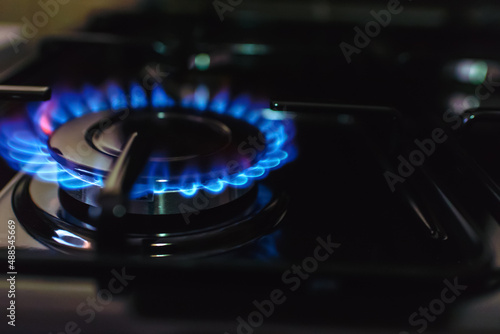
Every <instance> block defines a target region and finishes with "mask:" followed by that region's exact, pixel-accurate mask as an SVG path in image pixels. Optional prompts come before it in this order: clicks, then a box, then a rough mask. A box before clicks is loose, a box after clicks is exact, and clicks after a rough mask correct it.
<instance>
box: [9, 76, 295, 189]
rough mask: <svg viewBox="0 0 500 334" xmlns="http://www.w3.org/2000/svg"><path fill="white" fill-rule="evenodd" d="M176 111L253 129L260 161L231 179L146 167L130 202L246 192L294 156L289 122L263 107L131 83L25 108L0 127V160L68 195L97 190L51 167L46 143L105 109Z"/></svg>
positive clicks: (57, 96) (245, 98)
mask: <svg viewBox="0 0 500 334" xmlns="http://www.w3.org/2000/svg"><path fill="white" fill-rule="evenodd" d="M176 105H180V107H183V108H192V109H195V110H198V111H199V112H204V111H212V112H215V113H219V114H226V115H228V116H231V117H235V118H240V119H243V120H245V121H247V122H249V123H251V124H253V125H254V126H256V127H257V128H258V129H259V130H260V131H261V132H262V134H263V135H264V137H265V142H266V145H265V146H264V145H261V146H262V147H260V146H258V145H257V144H256V143H253V144H255V145H254V146H253V147H254V148H256V149H257V150H259V151H261V153H262V154H261V158H260V160H259V161H257V162H256V163H254V164H253V165H252V166H250V167H247V168H245V169H242V170H238V171H236V172H233V173H231V172H229V171H230V170H231V168H229V167H230V166H229V165H228V166H226V167H227V168H225V169H223V172H220V171H219V172H218V173H215V172H214V173H210V174H209V175H208V176H207V175H203V176H202V175H200V173H198V171H197V170H196V169H195V168H189V169H187V170H185V171H184V172H183V174H182V175H181V176H180V177H178V178H176V179H172V178H171V177H170V175H169V168H168V164H167V163H166V162H154V161H152V162H150V163H149V164H148V165H147V166H146V169H145V171H144V173H143V174H142V176H141V177H140V178H139V179H138V181H137V182H136V184H135V186H134V187H133V189H132V192H131V197H133V198H138V197H142V196H147V195H149V194H151V193H165V192H169V191H176V192H180V193H181V194H183V195H184V196H186V197H191V196H194V195H195V194H196V193H197V192H198V190H200V189H203V190H205V191H207V192H210V193H214V194H216V193H220V192H222V191H224V190H225V189H226V188H227V187H236V188H238V187H248V186H250V185H251V184H252V183H253V182H254V180H258V179H261V178H264V177H266V176H267V174H268V172H269V171H270V170H273V169H275V168H278V167H279V166H281V165H283V164H284V163H286V162H288V161H290V160H292V159H293V158H294V157H295V155H296V152H295V149H294V146H293V144H292V140H291V139H292V137H293V135H294V127H293V123H292V121H291V120H290V119H287V118H286V117H279V118H269V117H266V110H268V109H266V107H267V103H266V101H254V100H252V98H251V96H250V95H248V94H242V95H239V96H237V97H236V98H234V99H231V95H230V93H229V90H228V89H227V88H224V89H222V90H220V91H219V92H216V93H215V94H213V96H212V97H211V92H210V90H209V89H208V88H207V87H206V86H205V85H199V86H198V87H196V88H195V89H194V90H189V91H187V93H185V94H183V97H182V99H181V100H180V102H179V103H177V102H176V100H175V99H173V98H172V97H171V96H169V95H168V94H167V93H166V92H165V90H164V89H163V88H162V87H161V86H159V85H157V86H155V87H154V88H153V89H152V91H151V95H150V96H148V94H147V92H146V90H145V89H144V88H143V87H141V86H140V85H139V84H137V83H132V84H131V85H130V88H129V93H128V95H127V93H126V91H125V90H124V89H123V88H122V87H121V86H120V85H119V84H117V83H115V82H108V83H107V84H106V85H105V86H104V87H103V88H102V89H101V88H97V87H94V86H91V85H85V86H84V87H83V89H82V90H81V91H80V92H77V91H72V90H55V91H54V94H53V99H52V100H50V101H46V102H43V103H33V104H30V105H28V116H29V117H28V118H14V119H9V120H5V121H3V122H0V149H1V152H0V154H1V155H2V156H3V158H4V159H5V160H6V161H7V162H8V163H9V165H10V166H11V167H12V168H14V169H17V170H22V171H24V172H26V173H29V174H33V175H34V176H35V177H37V178H39V179H41V180H44V181H46V182H58V183H59V184H61V186H63V187H65V188H70V189H78V188H84V187H88V186H90V185H97V186H101V187H102V186H103V184H104V180H103V177H101V176H95V179H94V180H93V181H89V179H88V177H85V178H82V177H81V176H80V175H79V174H78V173H76V172H74V171H71V170H67V169H65V168H64V167H62V166H61V165H60V164H59V163H57V162H56V161H55V160H54V159H53V158H52V157H51V155H50V153H49V151H48V147H47V141H48V138H49V137H50V135H51V134H52V133H53V132H54V131H55V130H56V129H57V128H58V127H59V126H61V125H62V124H64V123H66V122H67V121H69V120H71V119H73V118H76V117H80V116H82V115H85V114H88V113H93V112H98V111H102V110H109V109H112V110H122V109H125V108H131V109H143V108H146V107H148V106H151V107H152V108H155V109H160V108H163V109H165V111H168V108H171V107H174V106H176ZM164 114H165V113H164V111H161V112H158V117H159V118H160V115H164ZM249 144H252V143H249ZM242 161H246V160H244V159H243V160H242ZM219 170H220V168H219Z"/></svg>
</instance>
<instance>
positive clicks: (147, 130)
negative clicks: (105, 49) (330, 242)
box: [0, 83, 294, 257]
mask: <svg viewBox="0 0 500 334" xmlns="http://www.w3.org/2000/svg"><path fill="white" fill-rule="evenodd" d="M150 93H151V94H150V95H148V94H147V93H146V91H144V90H143V89H142V88H141V87H140V86H139V85H137V84H132V85H131V87H130V94H129V95H126V94H125V91H124V90H122V89H121V88H120V87H119V86H118V85H116V84H114V83H111V84H107V85H106V86H105V87H104V88H103V89H102V90H99V89H97V88H94V87H91V86H86V87H84V89H83V90H82V91H81V92H80V93H78V92H73V91H64V92H58V91H55V92H54V98H53V99H52V100H50V101H47V102H44V103H41V104H38V105H32V106H31V107H30V119H29V120H27V119H16V120H8V121H7V122H9V123H8V124H6V125H8V126H3V127H2V128H1V129H2V130H0V132H1V137H0V143H1V145H2V146H3V147H4V148H6V150H4V151H3V152H2V154H3V155H4V157H6V159H7V161H9V162H10V164H11V166H13V167H16V168H17V169H20V170H22V171H24V172H26V173H27V174H31V175H32V176H31V177H30V176H26V177H25V178H23V179H22V180H21V181H20V182H19V183H18V184H17V185H16V189H15V193H14V198H13V204H14V205H13V206H14V210H15V213H16V215H17V216H18V218H19V219H20V221H21V222H22V223H23V224H24V225H25V227H26V229H27V230H28V231H29V232H30V233H31V234H32V235H33V236H34V237H36V238H37V239H38V240H40V241H41V242H43V243H44V244H46V245H48V246H50V247H53V248H56V249H58V250H59V251H62V252H74V251H77V252H81V251H85V252H92V251H95V250H96V249H99V247H97V246H96V245H97V244H100V245H101V246H100V247H102V235H103V233H104V234H105V236H106V237H107V238H108V239H107V240H113V239H123V243H124V244H126V247H127V249H128V250H129V251H130V254H131V255H133V254H135V255H137V254H142V255H144V254H146V255H148V256H153V257H164V256H170V255H177V256H184V255H188V256H190V255H200V254H202V255H207V254H213V253H217V252H222V251H226V250H229V249H233V248H235V247H239V246H241V245H244V244H247V243H248V242H250V241H252V240H255V239H256V238H258V237H261V236H263V235H265V234H268V233H270V232H271V231H272V230H273V228H274V227H275V226H276V225H277V224H278V223H279V222H280V221H281V219H282V217H283V215H284V213H285V211H286V202H287V201H286V196H285V195H284V194H281V193H279V192H277V191H273V190H270V188H268V187H267V186H266V185H265V180H263V181H261V182H259V184H255V182H254V180H257V179H263V178H264V177H265V176H266V175H267V173H268V171H269V170H272V169H275V168H278V167H280V166H282V165H283V164H284V163H285V162H287V161H289V160H290V159H291V158H293V153H294V151H293V146H292V143H291V138H292V135H293V126H292V123H291V120H289V119H287V118H286V117H284V115H283V114H279V113H277V112H272V111H271V110H269V109H266V108H264V104H263V103H261V102H254V101H252V99H251V98H250V97H249V96H248V95H242V96H239V97H236V98H235V99H233V100H231V99H230V95H229V93H228V91H227V90H222V91H220V92H219V93H217V94H216V95H215V96H214V97H213V98H212V99H210V94H209V92H208V90H207V88H206V87H205V86H200V87H198V88H196V89H195V90H194V91H192V93H191V94H187V95H185V96H183V97H182V98H180V101H178V102H177V101H175V100H174V99H173V98H171V97H170V96H169V95H168V94H167V93H166V92H165V91H164V90H163V88H162V87H160V86H157V87H155V88H154V89H153V90H152V91H151V92H150ZM269 115H271V117H270V116H269ZM134 138H141V141H140V143H139V145H138V146H137V145H136V150H135V151H134V152H133V154H132V153H130V150H129V148H130V142H131V140H132V139H134ZM137 148H138V149H137ZM129 155H130V156H129ZM124 157H127V158H129V160H130V161H131V162H130V165H132V166H133V168H129V166H130V165H122V164H121V162H122V161H121V160H123V159H124ZM124 166H126V167H125V168H123V169H122V167H124ZM134 168H135V169H138V171H137V173H136V174H137V175H136V174H134V173H135V172H134V171H133V170H134ZM117 175H118V176H117ZM123 175H126V176H127V175H128V178H129V179H130V178H132V184H130V187H129V188H126V191H125V192H126V193H127V194H128V195H126V196H125V197H126V199H125V200H123V201H122V199H120V198H121V192H119V193H118V194H117V198H118V197H119V199H118V200H119V203H118V204H119V205H115V204H113V205H112V206H108V205H107V204H105V203H107V202H105V200H103V198H104V199H106V197H105V196H104V197H103V194H104V193H105V190H106V189H107V187H109V185H110V184H111V183H112V182H114V180H115V179H116V177H118V178H119V177H123ZM123 189H125V188H123ZM120 190H121V188H120ZM106 195H107V194H106ZM113 203H114V202H113ZM122 204H123V205H122ZM109 208H111V210H109ZM115 209H119V210H118V211H115ZM108 210H109V212H111V213H112V215H111V216H107V214H108V213H109V212H108ZM115 218H118V219H120V221H119V226H120V228H119V230H117V229H116V227H113V228H111V230H107V227H106V226H108V225H110V223H109V222H108V221H107V220H114V219H115ZM144 218H146V219H144ZM138 221H140V223H138ZM111 225H113V224H111ZM113 226H116V224H115V225H113ZM103 231H107V232H103ZM115 234H116V235H115ZM111 248H112V247H111Z"/></svg>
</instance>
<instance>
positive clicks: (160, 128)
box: [49, 110, 266, 214]
mask: <svg viewBox="0 0 500 334" xmlns="http://www.w3.org/2000/svg"><path fill="white" fill-rule="evenodd" d="M103 125H105V126H103ZM134 132H137V133H139V134H141V135H143V136H145V137H146V138H147V144H148V145H149V146H150V147H151V148H152V152H153V153H152V154H151V156H150V157H149V161H148V162H147V165H146V168H145V170H144V172H143V173H142V174H141V175H140V176H139V178H138V180H137V181H136V186H135V187H134V189H133V190H132V199H133V200H132V201H131V203H130V204H129V210H130V212H133V213H141V214H165V213H178V212H179V210H180V209H179V208H180V207H181V204H182V201H183V198H184V197H185V195H186V194H185V192H183V191H181V190H183V189H192V188H193V187H196V185H197V184H202V183H206V182H210V181H211V180H218V179H223V178H231V177H234V176H235V175H237V174H238V173H241V171H242V170H244V169H247V168H250V167H252V166H253V165H254V164H255V163H256V162H257V161H259V159H260V158H261V157H262V156H263V155H264V154H265V147H266V146H265V138H264V136H263V134H262V133H261V132H260V131H259V130H258V129H257V128H256V127H254V126H252V125H251V124H248V123H246V122H244V121H242V120H239V119H235V118H231V117H228V116H224V115H218V114H215V113H209V112H207V113H203V114H196V111H194V110H189V111H188V110H182V113H181V112H178V111H175V110H168V111H154V112H153V111H143V112H138V111H134V112H128V111H119V112H113V111H103V112H99V113H93V114H87V115H84V116H82V117H79V118H76V119H74V120H71V121H69V122H68V123H66V124H63V125H62V126H61V127H60V128H59V129H57V130H56V131H55V132H54V133H53V134H52V135H51V137H50V139H49V151H50V153H51V155H52V157H53V158H54V159H55V160H56V161H57V162H59V163H60V164H61V165H62V166H63V167H64V168H66V169H68V170H69V171H70V173H74V174H76V175H77V177H78V178H81V179H84V180H86V181H87V182H89V183H94V182H96V180H103V182H105V179H106V175H107V174H108V173H109V172H110V170H111V168H112V165H113V163H114V161H115V159H116V158H117V157H118V156H119V155H120V153H121V150H122V147H123V146H124V145H125V143H126V141H127V138H128V136H129V135H130V134H131V133H134ZM249 140H250V141H252V142H255V141H258V145H259V148H260V150H259V151H257V150H255V152H258V153H256V154H252V155H248V154H246V155H245V154H244V153H245V152H244V151H243V145H248V141H249ZM75 148H77V149H76V150H75ZM250 152H254V151H250ZM80 153H81V154H80ZM248 188H250V187H248ZM142 189H145V190H150V189H152V190H153V191H152V193H151V192H149V193H148V192H147V191H141V190H142ZM201 191H204V192H205V195H206V197H207V198H209V199H210V203H209V204H208V205H206V208H207V209H208V208H212V207H215V206H219V205H222V204H225V203H227V202H229V201H232V200H234V199H236V198H238V197H240V196H241V195H243V194H245V193H246V192H247V191H248V189H246V188H244V189H239V188H228V189H225V190H224V191H222V192H220V193H218V194H217V195H216V196H215V195H212V194H209V193H208V192H207V191H206V190H201ZM67 192H68V194H70V195H71V196H73V197H74V198H76V199H78V200H81V201H83V202H84V203H87V204H89V205H93V206H98V203H97V197H98V196H99V193H100V186H99V185H95V186H89V187H85V188H81V189H67Z"/></svg>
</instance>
